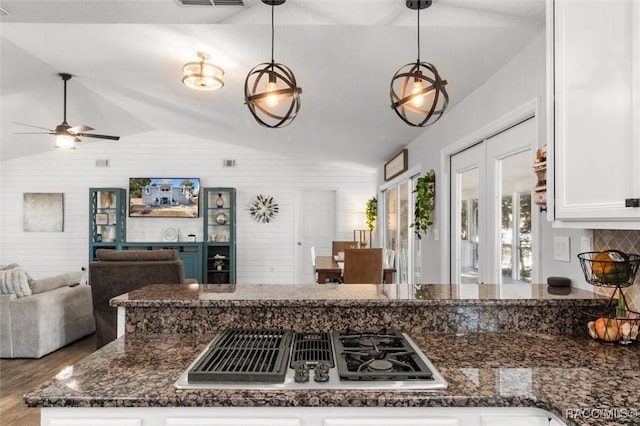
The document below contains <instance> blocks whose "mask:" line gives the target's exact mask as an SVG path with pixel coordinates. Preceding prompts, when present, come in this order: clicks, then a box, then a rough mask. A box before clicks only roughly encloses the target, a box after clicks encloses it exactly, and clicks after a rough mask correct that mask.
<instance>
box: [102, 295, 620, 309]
mask: <svg viewBox="0 0 640 426" xmlns="http://www.w3.org/2000/svg"><path fill="white" fill-rule="evenodd" d="M608 302H609V300H608V299H598V298H594V299H493V300H483V299H439V300H421V299H411V300H384V299H382V300H381V299H352V300H345V299H335V300H333V299H322V300H321V299H267V300H254V299H233V300H231V299H216V300H186V299H182V300H179V299H157V300H145V299H135V300H130V299H126V298H123V297H116V298H113V299H111V301H110V304H111V306H114V307H119V306H122V307H131V308H153V307H176V308H208V307H212V308H216V307H219V308H227V307H285V306H286V307H352V306H368V307H393V306H532V307H534V306H548V307H599V306H603V305H606V304H607V303H608Z"/></svg>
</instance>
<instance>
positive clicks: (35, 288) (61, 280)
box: [31, 272, 83, 294]
mask: <svg viewBox="0 0 640 426" xmlns="http://www.w3.org/2000/svg"><path fill="white" fill-rule="evenodd" d="M82 275H83V273H82V272H68V273H66V274H60V275H56V276H53V277H48V278H42V279H39V280H35V281H33V283H31V292H32V293H33V294H38V293H44V292H45V291H51V290H55V289H56V288H60V287H65V286H68V285H71V284H78V283H80V281H81V280H82Z"/></svg>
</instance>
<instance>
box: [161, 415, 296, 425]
mask: <svg viewBox="0 0 640 426" xmlns="http://www.w3.org/2000/svg"><path fill="white" fill-rule="evenodd" d="M165 426H302V421H301V420H300V419H283V418H276V419H264V418H259V419H256V418H248V417H242V418H222V419H220V418H218V419H216V418H211V417H209V418H204V417H184V418H168V419H167V420H166V422H165Z"/></svg>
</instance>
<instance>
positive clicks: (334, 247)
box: [331, 241, 358, 256]
mask: <svg viewBox="0 0 640 426" xmlns="http://www.w3.org/2000/svg"><path fill="white" fill-rule="evenodd" d="M357 248H358V242H357V241H333V243H332V244H331V254H332V255H333V256H337V255H338V253H340V252H341V251H342V252H344V251H345V250H346V249H357Z"/></svg>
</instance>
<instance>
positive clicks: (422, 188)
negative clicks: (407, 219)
mask: <svg viewBox="0 0 640 426" xmlns="http://www.w3.org/2000/svg"><path fill="white" fill-rule="evenodd" d="M413 192H414V193H415V194H416V205H415V209H414V211H413V216H414V219H413V223H412V224H411V225H409V226H411V227H412V228H413V232H415V234H416V236H417V237H418V239H422V234H424V233H426V232H427V231H428V230H429V229H430V228H431V225H433V221H434V220H435V209H436V172H435V171H434V170H433V169H431V170H429V171H428V172H427V173H426V174H425V175H424V176H421V177H419V178H418V179H417V180H416V189H414V190H413Z"/></svg>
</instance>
